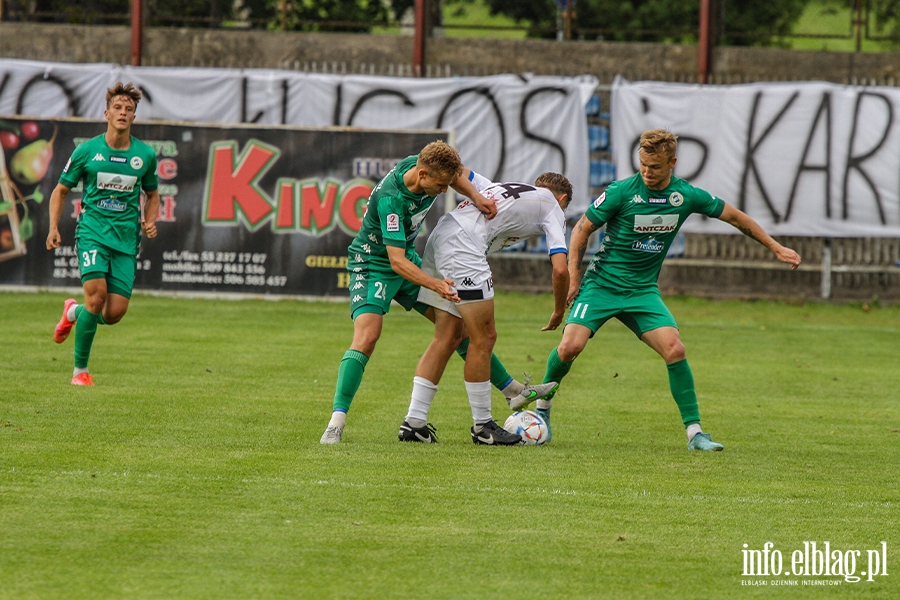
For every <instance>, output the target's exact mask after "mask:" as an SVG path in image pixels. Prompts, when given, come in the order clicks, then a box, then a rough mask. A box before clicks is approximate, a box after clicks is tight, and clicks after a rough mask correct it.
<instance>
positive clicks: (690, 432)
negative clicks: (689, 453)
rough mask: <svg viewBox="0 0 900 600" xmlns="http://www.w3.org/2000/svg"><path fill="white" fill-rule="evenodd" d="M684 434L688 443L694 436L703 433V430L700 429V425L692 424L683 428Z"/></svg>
mask: <svg viewBox="0 0 900 600" xmlns="http://www.w3.org/2000/svg"><path fill="white" fill-rule="evenodd" d="M685 432H686V433H687V436H688V441H691V439H692V438H693V437H694V436H695V435H697V434H698V433H703V430H702V429H701V428H700V423H693V424H691V425H688V426H687V427H686V428H685Z"/></svg>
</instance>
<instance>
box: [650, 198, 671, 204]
mask: <svg viewBox="0 0 900 600" xmlns="http://www.w3.org/2000/svg"><path fill="white" fill-rule="evenodd" d="M647 203H648V204H668V203H669V199H668V198H648V199H647Z"/></svg>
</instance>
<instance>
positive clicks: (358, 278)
mask: <svg viewBox="0 0 900 600" xmlns="http://www.w3.org/2000/svg"><path fill="white" fill-rule="evenodd" d="M360 271H362V269H360V268H359V267H356V268H355V269H353V272H354V273H356V279H354V281H365V280H366V276H365V275H363V274H361V273H360Z"/></svg>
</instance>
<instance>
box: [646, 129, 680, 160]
mask: <svg viewBox="0 0 900 600" xmlns="http://www.w3.org/2000/svg"><path fill="white" fill-rule="evenodd" d="M640 149H641V150H643V151H644V152H645V153H647V154H654V155H656V154H662V155H664V156H665V157H666V158H667V159H672V158H675V151H676V150H677V149H678V136H677V135H675V134H674V133H672V132H671V131H667V130H665V129H651V130H649V131H645V132H644V133H643V134H641V142H640Z"/></svg>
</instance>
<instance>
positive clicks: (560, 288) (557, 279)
mask: <svg viewBox="0 0 900 600" xmlns="http://www.w3.org/2000/svg"><path fill="white" fill-rule="evenodd" d="M550 263H551V264H552V265H553V314H552V315H550V322H549V323H547V326H546V327H544V328H543V329H541V331H551V330H553V329H556V328H557V327H559V325H560V323H562V320H563V317H564V316H565V314H566V307H567V306H568V305H569V298H568V293H569V269H568V266H567V264H566V253H565V252H557V253H555V254H551V255H550Z"/></svg>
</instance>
